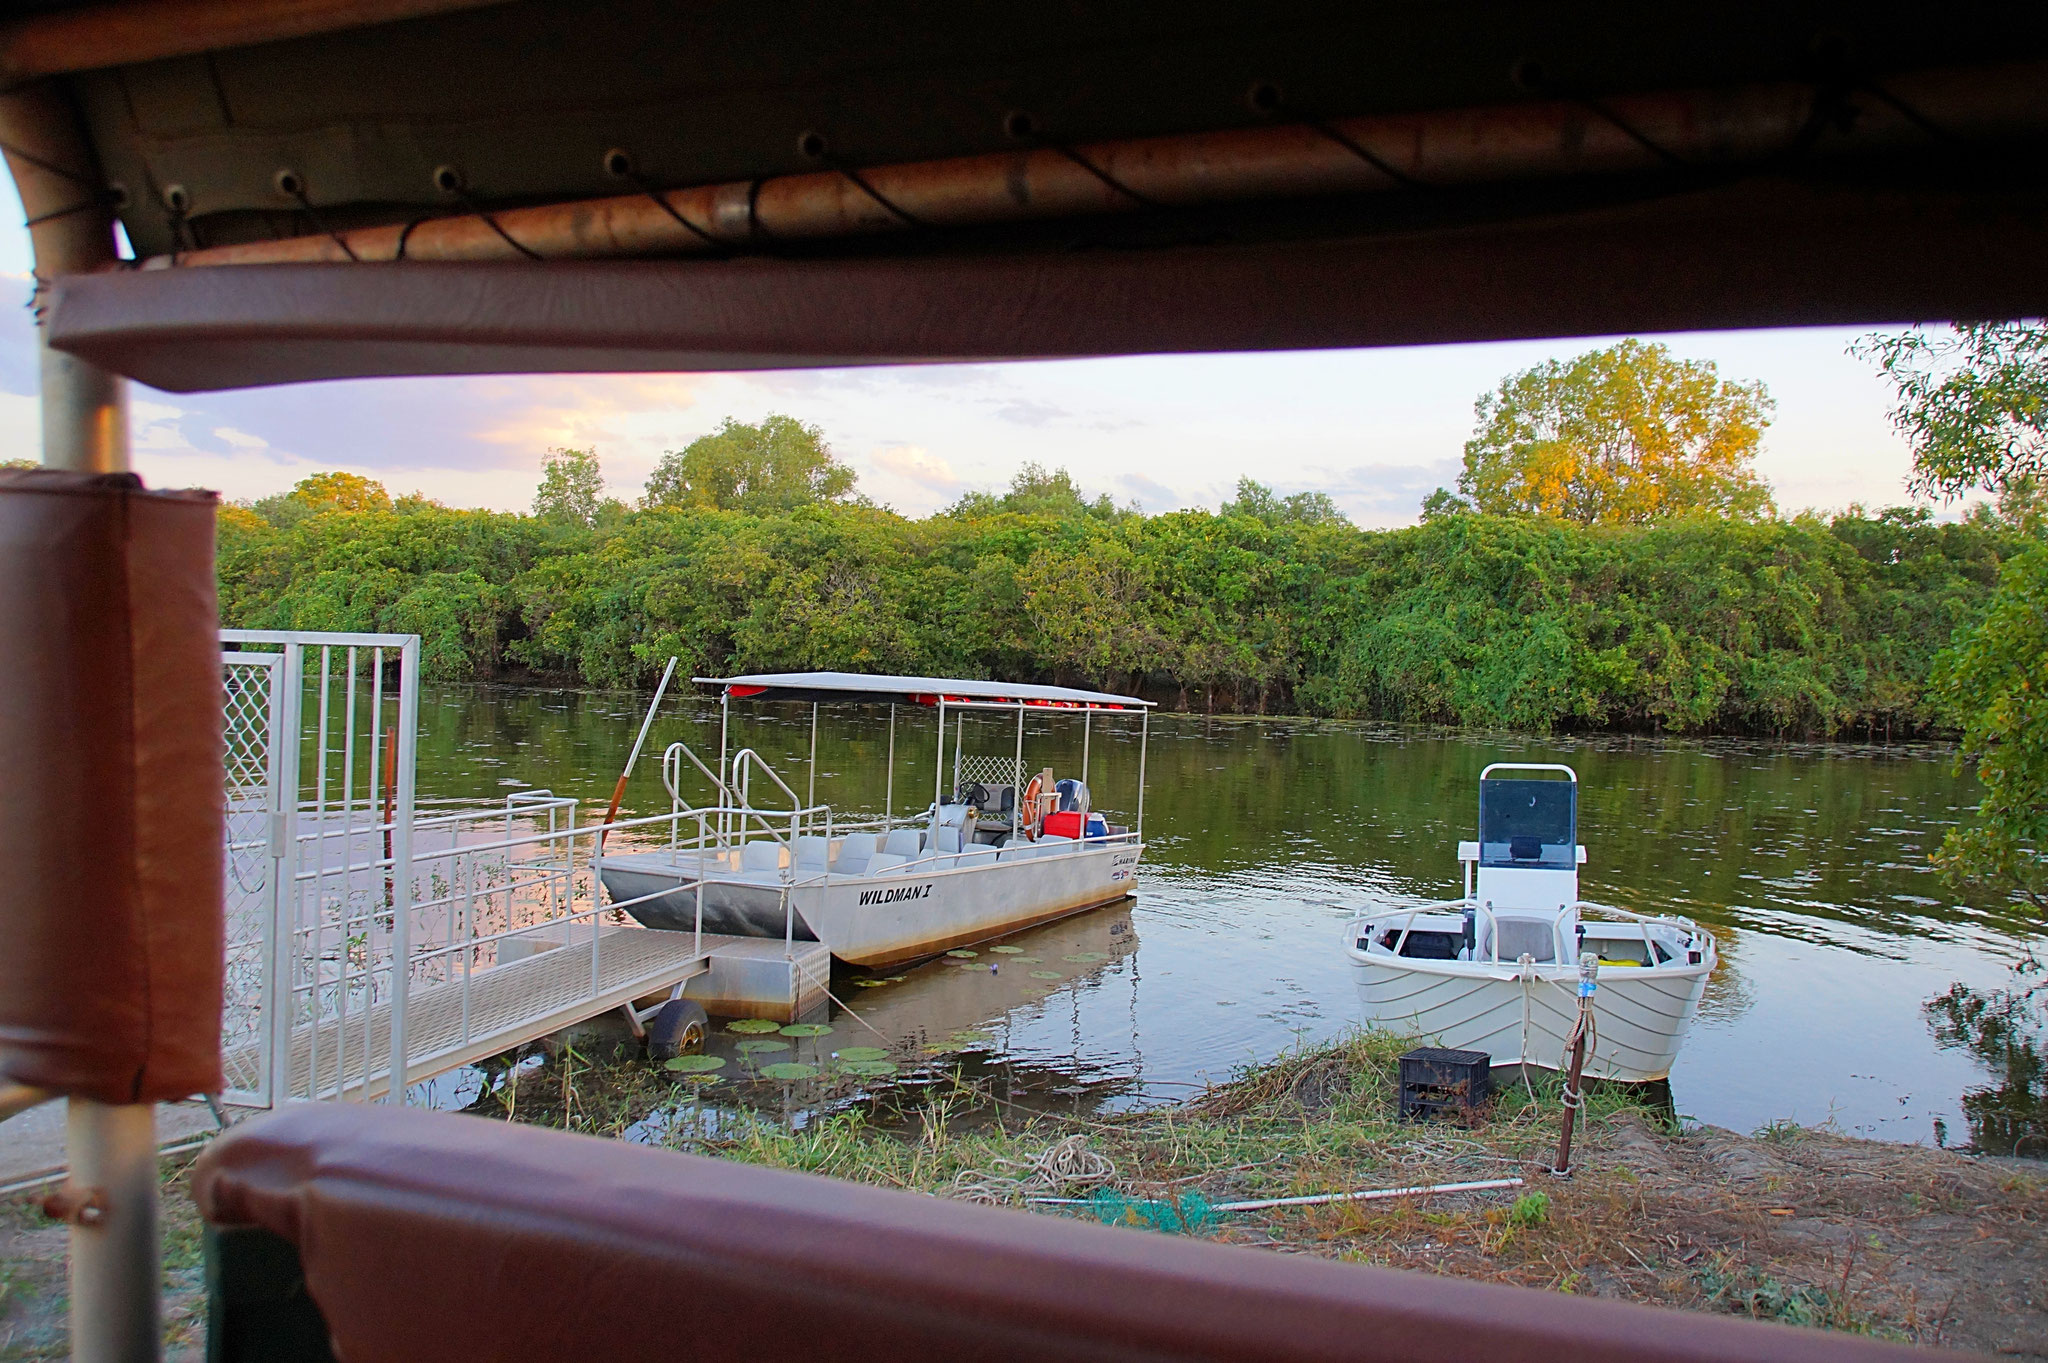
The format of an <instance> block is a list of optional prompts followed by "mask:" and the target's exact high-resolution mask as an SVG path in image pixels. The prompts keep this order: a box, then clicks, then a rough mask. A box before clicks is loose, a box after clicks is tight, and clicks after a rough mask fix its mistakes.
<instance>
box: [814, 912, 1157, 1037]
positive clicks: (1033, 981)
mask: <svg viewBox="0 0 2048 1363" xmlns="http://www.w3.org/2000/svg"><path fill="white" fill-rule="evenodd" d="M1002 946H1003V947H1005V948H1006V950H1005V951H1001V952H997V951H991V950H988V949H987V948H983V949H982V950H981V951H980V952H979V954H977V955H975V956H974V957H972V958H970V959H967V960H960V961H954V960H951V959H943V960H939V961H934V962H932V963H930V964H928V965H926V966H923V967H921V968H920V969H918V970H916V971H915V972H913V973H911V974H909V975H908V976H905V977H903V978H901V979H893V980H876V979H873V978H870V979H868V980H865V981H862V980H856V981H854V982H853V984H854V987H853V988H852V989H851V991H850V992H844V997H845V1000H846V1003H847V1004H848V1005H850V1006H851V1008H852V1011H853V1012H854V1013H856V1014H857V1015H858V1016H859V1018H860V1020H861V1023H864V1024H865V1026H860V1025H856V1026H854V1027H853V1028H851V1029H842V1033H843V1034H844V1035H845V1036H846V1037H848V1038H852V1037H853V1035H854V1033H855V1032H866V1031H867V1029H868V1028H872V1029H873V1030H874V1031H875V1032H879V1033H880V1034H881V1035H882V1036H884V1037H887V1038H888V1039H889V1041H890V1042H891V1043H893V1044H901V1045H906V1046H909V1047H911V1048H913V1049H914V1048H917V1047H920V1046H923V1045H925V1044H927V1043H928V1042H932V1041H939V1042H943V1040H944V1039H945V1038H947V1037H949V1036H950V1035H951V1034H952V1033H954V1032H956V1031H959V1030H961V1029H963V1028H971V1027H976V1026H979V1025H981V1024H983V1023H986V1022H988V1021H989V1020H990V1019H993V1018H1002V1017H1006V1016H1009V1015H1010V1014H1013V1013H1015V1012H1016V1011H1017V1010H1018V1009H1021V1008H1029V1007H1030V1006H1031V1005H1033V1004H1036V1003H1038V1002H1039V1001H1041V1000H1042V999H1044V998H1046V997H1047V996H1048V995H1052V994H1057V993H1059V992H1060V991H1061V990H1063V989H1066V988H1069V987H1070V986H1072V985H1074V984H1076V983H1077V982H1082V981H1087V980H1090V979H1092V978H1093V977H1095V976H1097V975H1099V974H1101V973H1102V972H1103V971H1105V970H1107V969H1109V968H1110V967H1111V966H1113V965H1115V964H1116V963H1117V962H1118V961H1120V960H1122V959H1123V958H1124V957H1126V956H1128V955H1130V954H1131V953H1132V952H1133V951H1136V950H1137V948H1138V935H1137V930H1136V928H1135V926H1134V925H1133V924H1132V922H1131V915H1130V914H1129V913H1128V912H1127V911H1126V910H1125V908H1124V907H1123V906H1106V907H1104V908H1103V909H1101V910H1100V911H1098V912H1095V913H1081V914H1075V915H1073V916H1071V917H1068V918H1063V919H1060V920H1059V921H1058V922H1055V923H1047V924H1044V925H1043V926H1041V927H1037V928H1034V929H1031V930H1030V931H1028V932H1025V933H1022V934H1019V935H1017V936H1014V937H1009V938H1005V939H1004V941H1003V942H1002ZM1007 948H1018V950H1014V951H1012V950H1007ZM991 966H994V967H995V969H994V970H993V971H992V970H990V968H989V967H991ZM864 983H865V984H870V985H873V986H874V987H872V988H860V987H858V986H859V985H861V984H864ZM834 988H835V990H836V989H839V986H836V985H835V986H834Z"/></svg>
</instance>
